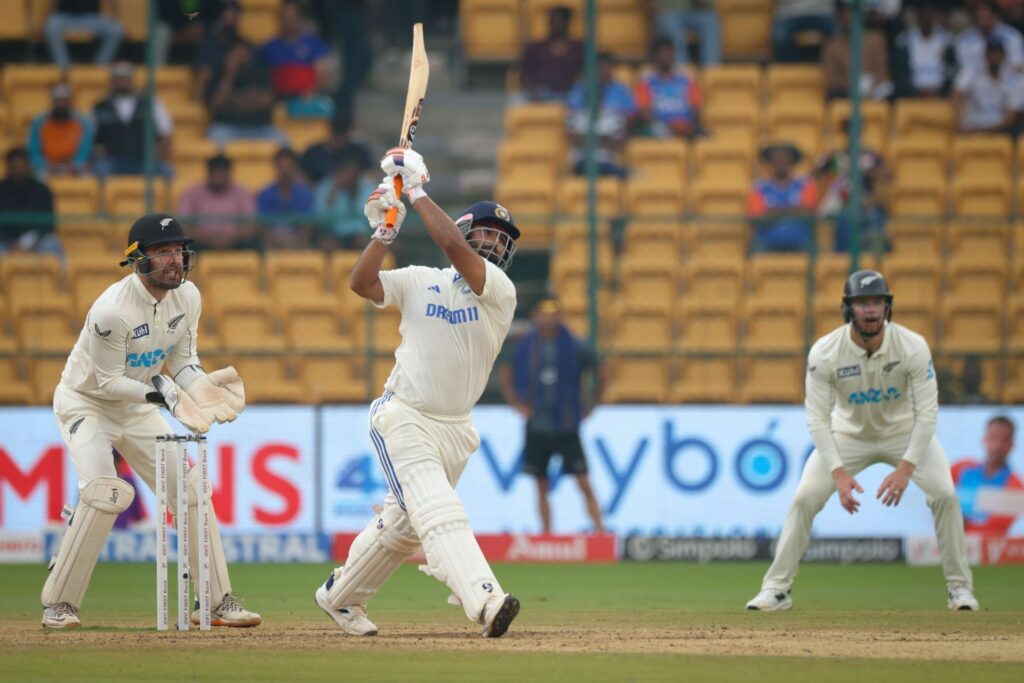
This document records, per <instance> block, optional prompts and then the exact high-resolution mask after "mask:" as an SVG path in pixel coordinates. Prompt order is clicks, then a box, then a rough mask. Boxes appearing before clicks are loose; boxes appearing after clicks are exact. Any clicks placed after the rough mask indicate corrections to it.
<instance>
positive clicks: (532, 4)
mask: <svg viewBox="0 0 1024 683" xmlns="http://www.w3.org/2000/svg"><path fill="white" fill-rule="evenodd" d="M559 6H561V7H568V8H569V9H571V10H572V21H571V22H570V24H569V35H570V36H572V37H573V38H580V39H582V38H583V21H584V17H585V16H586V15H585V8H584V2H583V0H525V2H522V3H521V7H522V11H523V12H524V14H525V16H524V19H525V21H526V28H527V36H526V40H528V41H529V40H544V39H545V38H547V36H548V16H549V14H550V13H551V9H552V8H553V7H559ZM517 23H518V22H517ZM517 54H518V53H517Z"/></svg>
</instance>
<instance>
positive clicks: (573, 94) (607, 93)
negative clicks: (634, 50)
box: [568, 53, 637, 177]
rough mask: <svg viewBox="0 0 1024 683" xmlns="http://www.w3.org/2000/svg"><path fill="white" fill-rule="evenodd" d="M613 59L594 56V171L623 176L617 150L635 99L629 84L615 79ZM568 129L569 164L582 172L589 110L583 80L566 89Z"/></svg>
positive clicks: (631, 119) (605, 55) (633, 113)
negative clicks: (596, 61)
mask: <svg viewBox="0 0 1024 683" xmlns="http://www.w3.org/2000/svg"><path fill="white" fill-rule="evenodd" d="M614 69H615V61H614V58H613V57H612V56H611V55H610V54H608V53H602V54H601V55H599V56H598V64H597V80H598V87H599V88H600V91H599V94H598V112H597V122H596V129H597V150H595V157H596V160H597V172H598V173H599V174H601V175H617V176H619V177H625V176H626V169H625V168H624V167H623V166H622V164H621V163H620V161H619V152H620V151H621V150H622V148H623V146H624V145H625V142H626V136H627V135H628V134H629V132H630V129H631V127H632V125H633V122H634V121H635V119H636V116H637V110H636V103H635V102H634V100H633V95H632V93H630V91H629V86H627V85H626V84H625V83H622V82H620V81H617V80H615V77H614ZM568 105H569V115H568V130H569V140H570V142H571V144H572V146H573V168H574V170H575V172H576V173H579V174H583V173H586V167H585V166H586V161H585V158H584V154H583V152H584V150H583V145H584V143H585V141H586V135H587V128H588V126H589V123H590V112H589V111H588V108H587V89H586V84H585V83H582V82H581V83H578V84H577V85H576V86H575V87H573V89H572V90H571V91H570V92H569V98H568Z"/></svg>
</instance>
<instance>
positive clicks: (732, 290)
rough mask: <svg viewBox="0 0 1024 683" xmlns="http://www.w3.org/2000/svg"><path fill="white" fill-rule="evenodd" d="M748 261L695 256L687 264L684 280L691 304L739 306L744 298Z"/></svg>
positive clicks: (684, 270)
mask: <svg viewBox="0 0 1024 683" xmlns="http://www.w3.org/2000/svg"><path fill="white" fill-rule="evenodd" d="M745 274H746V260H745V259H744V258H743V257H742V256H741V257H739V258H735V259H728V258H722V257H721V256H719V257H718V258H715V257H713V256H710V257H707V258H699V257H691V258H690V259H689V260H688V261H687V263H686V264H685V265H684V267H683V270H682V279H683V282H684V284H685V288H686V299H687V300H688V301H721V302H725V303H728V304H731V305H735V304H737V303H738V302H739V301H740V299H741V298H742V297H743V295H744V291H745V285H746V278H745Z"/></svg>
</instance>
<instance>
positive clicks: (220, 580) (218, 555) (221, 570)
mask: <svg viewBox="0 0 1024 683" xmlns="http://www.w3.org/2000/svg"><path fill="white" fill-rule="evenodd" d="M201 478H202V473H201V472H200V469H199V468H198V467H193V468H192V470H191V471H190V472H189V473H188V530H189V534H188V538H189V549H188V562H189V565H190V566H191V568H192V577H193V578H194V579H195V581H196V582H197V584H196V585H198V581H199V550H200V549H201V548H202V541H203V539H202V536H201V535H200V534H201V533H202V530H201V529H200V528H199V488H200V486H201V485H202V484H201ZM207 501H209V506H210V607H211V609H216V608H217V607H218V605H220V601H221V598H223V597H224V596H225V595H227V594H228V593H230V592H231V579H230V578H229V577H228V563H227V560H226V559H225V558H224V545H223V544H222V543H221V540H220V527H219V526H218V525H217V513H216V512H214V510H213V502H212V501H210V498H209V496H207ZM196 597H197V599H198V594H197V596H196Z"/></svg>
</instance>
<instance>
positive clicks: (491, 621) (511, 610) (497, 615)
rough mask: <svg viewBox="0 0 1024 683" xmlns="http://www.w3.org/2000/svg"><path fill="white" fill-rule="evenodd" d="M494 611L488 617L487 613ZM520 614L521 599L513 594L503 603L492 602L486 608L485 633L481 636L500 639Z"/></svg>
mask: <svg viewBox="0 0 1024 683" xmlns="http://www.w3.org/2000/svg"><path fill="white" fill-rule="evenodd" d="M491 610H493V613H492V614H491V615H490V616H489V617H488V615H487V613H488V612H489V611H491ZM517 614H519V599H518V598H517V597H516V596H514V595H512V594H511V593H509V594H507V595H506V596H505V599H504V600H502V601H501V602H498V601H497V600H494V601H492V602H491V603H490V604H488V605H487V606H486V607H484V623H485V624H486V625H485V626H484V631H483V633H482V634H481V635H483V637H484V638H500V637H502V636H503V635H505V632H506V631H508V627H509V626H510V625H511V624H512V620H513V619H515V618H516V615H517Z"/></svg>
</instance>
